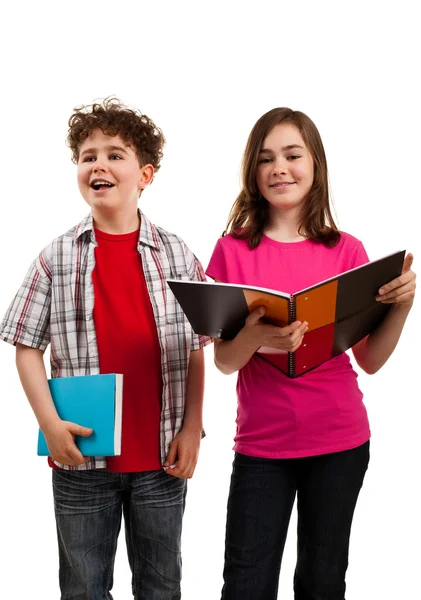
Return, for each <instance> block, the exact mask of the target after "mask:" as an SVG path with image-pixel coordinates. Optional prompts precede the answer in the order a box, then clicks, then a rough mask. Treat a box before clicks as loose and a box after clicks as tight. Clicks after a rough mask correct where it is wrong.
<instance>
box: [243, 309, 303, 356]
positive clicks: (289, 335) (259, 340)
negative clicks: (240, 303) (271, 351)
mask: <svg viewBox="0 0 421 600" xmlns="http://www.w3.org/2000/svg"><path fill="white" fill-rule="evenodd" d="M264 315H265V308H264V306H259V307H258V308H256V309H255V310H254V311H253V312H252V313H250V315H249V316H248V317H247V319H246V324H245V326H244V333H245V334H246V335H248V336H249V337H250V339H251V340H253V342H254V343H255V344H256V346H257V347H259V348H260V346H268V347H269V348H276V349H277V350H285V351H286V352H295V350H297V348H299V347H300V346H301V343H302V341H303V337H304V334H305V332H306V331H307V329H308V323H307V322H306V321H304V323H301V321H295V322H294V323H291V325H287V326H286V327H277V326H276V325H268V324H266V323H262V321H261V318H262V317H264Z"/></svg>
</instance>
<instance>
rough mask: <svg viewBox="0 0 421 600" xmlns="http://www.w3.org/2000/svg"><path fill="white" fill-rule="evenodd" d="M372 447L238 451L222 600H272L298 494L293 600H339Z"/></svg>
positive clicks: (274, 599)
mask: <svg viewBox="0 0 421 600" xmlns="http://www.w3.org/2000/svg"><path fill="white" fill-rule="evenodd" d="M369 444H370V443H369V442H367V443H365V444H363V445H362V446H359V447H358V448H355V449H352V450H346V451H345V452H335V453H333V454H324V455H321V456H312V457H308V458H296V459H267V458H255V457H252V456H244V455H242V454H236V455H235V458H234V463H233V472H232V477H231V487H230V493H229V498H228V516H227V529H226V540H225V543H226V545H225V567H224V582H225V583H224V587H223V589H222V600H276V598H277V592H278V583H279V571H280V567H281V561H282V553H283V550H284V545H285V540H286V535H287V530H288V524H289V520H290V517H291V511H292V507H293V504H294V500H295V495H296V494H297V507H298V545H297V565H296V569H295V575H294V597H295V599H296V600H344V598H345V572H346V569H347V566H348V548H349V536H350V531H351V523H352V517H353V514H354V509H355V505H356V502H357V498H358V494H359V491H360V489H361V486H362V483H363V479H364V475H365V472H366V470H367V466H368V462H369V447H370V446H369Z"/></svg>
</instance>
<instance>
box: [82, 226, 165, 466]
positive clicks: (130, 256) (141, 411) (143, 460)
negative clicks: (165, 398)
mask: <svg viewBox="0 0 421 600" xmlns="http://www.w3.org/2000/svg"><path fill="white" fill-rule="evenodd" d="M95 237H96V240H97V242H98V246H97V247H96V248H95V262H96V264H95V268H94V271H93V274H92V281H93V286H94V295H95V306H94V312H93V318H94V323H95V330H96V335H97V344H98V354H99V365H100V372H101V373H122V374H123V375H124V380H123V427H122V439H121V455H120V456H113V457H109V458H107V468H108V470H109V471H114V472H133V471H152V470H157V469H161V468H162V465H161V460H160V447H159V431H160V420H161V388H162V378H161V351H160V345H159V341H158V334H157V330H156V323H155V319H154V315H153V311H152V306H151V301H150V298H149V293H148V288H147V286H146V281H145V276H144V273H143V268H142V261H141V258H140V255H139V253H138V250H137V244H138V239H139V231H134V232H132V233H127V234H124V235H112V234H109V233H104V232H103V231H99V230H97V229H95Z"/></svg>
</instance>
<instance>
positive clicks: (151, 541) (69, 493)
mask: <svg viewBox="0 0 421 600" xmlns="http://www.w3.org/2000/svg"><path fill="white" fill-rule="evenodd" d="M186 486H187V483H186V480H183V479H178V478H176V477H171V476H170V475H167V474H166V473H165V472H164V471H146V472H144V473H111V472H108V471H103V470H91V471H64V470H56V469H55V470H53V492H54V508H55V515H56V524H57V534H58V544H59V559H60V573H59V577H60V589H61V594H62V595H61V600H105V599H106V600H110V599H112V595H111V592H110V590H111V588H112V586H113V568H114V558H115V554H116V549H117V538H118V534H119V531H120V525H121V516H122V513H123V514H124V522H125V530H126V544H127V553H128V558H129V563H130V567H131V571H132V590H133V597H134V598H135V600H179V599H180V598H181V591H180V581H181V551H180V547H181V525H182V518H183V512H184V505H185V496H186V489H187V487H186Z"/></svg>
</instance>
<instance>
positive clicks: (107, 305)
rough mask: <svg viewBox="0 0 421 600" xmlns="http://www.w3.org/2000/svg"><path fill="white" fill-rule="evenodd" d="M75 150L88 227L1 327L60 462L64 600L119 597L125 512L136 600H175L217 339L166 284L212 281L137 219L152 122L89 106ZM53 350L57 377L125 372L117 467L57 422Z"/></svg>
mask: <svg viewBox="0 0 421 600" xmlns="http://www.w3.org/2000/svg"><path fill="white" fill-rule="evenodd" d="M67 141H68V145H69V146H70V148H71V150H72V154H73V157H72V158H73V161H74V162H75V163H76V164H77V177H78V185H79V190H80V192H81V194H82V196H83V198H84V200H85V201H86V202H87V204H88V205H89V206H90V208H91V214H90V215H89V216H88V217H86V218H85V219H84V220H83V221H82V222H81V223H79V225H77V226H76V227H73V228H72V229H71V230H70V231H68V232H67V233H65V234H64V235H62V236H60V237H59V238H57V239H55V240H54V241H53V242H52V243H51V244H50V245H49V246H47V247H46V248H45V249H44V250H43V251H42V252H41V253H40V255H39V256H38V258H37V259H36V260H35V261H34V262H33V263H32V265H31V267H30V269H29V271H28V273H27V275H26V277H25V280H24V282H23V284H22V286H21V288H20V289H19V291H18V293H17V295H16V297H15V299H14V300H13V302H12V304H11V306H10V307H9V309H8V311H7V313H6V315H5V317H4V319H3V321H2V323H1V325H0V338H1V339H3V340H5V341H7V342H9V343H12V344H15V345H16V362H17V368H18V371H19V376H20V378H21V382H22V386H23V388H24V390H25V393H26V395H27V397H28V400H29V402H30V404H31V406H32V408H33V410H34V413H35V415H36V417H37V420H38V423H39V426H40V428H41V430H42V431H43V433H44V435H45V438H46V440H47V444H48V448H49V452H50V458H49V462H50V466H52V467H53V471H52V474H53V492H54V505H55V516H56V523H57V532H58V542H59V561H60V571H59V578H60V588H61V593H62V596H61V598H62V600H66V599H69V600H70V599H76V598H78V600H88V599H89V600H96V599H98V600H99V599H103V598H112V596H111V593H110V590H111V588H112V583H113V565H114V557H115V552H116V547H117V538H118V533H119V529H120V523H121V514H122V512H124V518H125V529H126V543H127V552H128V558H129V562H130V567H131V570H132V574H133V578H132V588H133V596H134V598H136V599H140V598H142V599H143V598H147V599H148V600H170V599H171V600H176V599H178V598H180V597H181V592H180V580H181V557H180V538H181V522H182V515H183V510H184V501H185V494H186V479H187V478H190V477H191V476H192V475H193V472H194V469H195V465H196V461H197V456H198V452H199V445H200V439H201V434H202V400H203V387H204V359H203V347H204V346H205V345H206V344H207V343H209V342H210V340H209V339H208V338H204V337H202V336H197V335H195V334H194V333H193V332H192V329H191V327H190V325H189V323H188V321H187V320H186V319H185V318H184V316H183V313H182V311H181V309H180V307H179V306H178V304H177V302H176V301H175V298H174V296H173V295H172V294H171V291H170V290H169V288H168V286H167V285H166V281H165V280H166V278H168V277H176V278H184V279H192V280H199V281H202V280H205V275H204V273H203V269H202V267H201V265H200V263H199V262H198V260H197V259H196V258H195V256H194V255H193V254H192V253H191V252H190V250H189V249H188V248H187V247H186V245H185V244H184V242H183V241H182V240H181V239H180V238H178V237H177V236H175V235H173V234H170V233H168V232H166V231H164V230H163V229H161V228H159V227H155V226H154V225H153V224H152V223H151V222H150V221H149V220H148V219H147V218H146V216H145V215H144V214H143V213H141V212H140V211H139V210H138V208H137V203H138V199H139V196H140V194H141V193H142V191H143V190H144V189H145V188H146V187H147V186H148V185H149V184H150V183H151V181H152V179H153V176H154V173H155V172H156V171H157V170H158V169H159V167H160V160H161V158H162V148H163V145H164V142H165V140H164V136H163V134H162V132H161V131H160V130H159V129H158V128H157V127H156V126H155V125H154V123H153V122H152V121H151V120H150V119H149V118H148V117H146V116H145V115H142V114H141V113H139V112H137V111H135V110H131V109H129V108H127V107H125V106H124V105H122V104H120V103H119V101H118V100H117V99H115V98H110V99H106V100H104V101H103V102H102V103H101V104H98V103H97V104H93V105H92V106H86V107H79V108H77V109H75V112H74V114H73V115H72V116H71V117H70V119H69V132H68V140H67ZM48 343H51V373H52V377H68V376H76V375H90V374H96V373H123V375H124V400H123V402H124V409H123V430H122V451H121V455H120V456H116V457H109V458H107V459H105V457H84V456H82V454H81V453H80V452H79V450H78V448H77V447H76V445H75V441H74V440H75V435H81V436H89V435H91V433H92V430H89V429H87V428H85V427H83V426H82V424H79V423H70V422H65V421H62V420H61V419H60V418H59V417H58V415H57V412H56V410H55V407H54V404H53V401H52V399H51V395H50V392H49V387H48V383H47V376H46V371H45V366H44V362H43V353H44V351H45V349H46V347H47V345H48Z"/></svg>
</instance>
